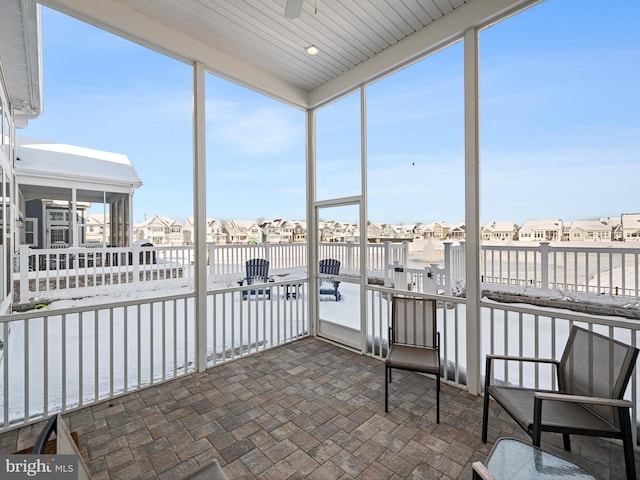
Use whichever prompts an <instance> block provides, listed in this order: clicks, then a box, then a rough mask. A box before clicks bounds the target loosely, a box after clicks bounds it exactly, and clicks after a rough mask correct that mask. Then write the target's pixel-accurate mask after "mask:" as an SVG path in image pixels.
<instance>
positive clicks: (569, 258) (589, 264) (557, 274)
mask: <svg viewBox="0 0 640 480" xmlns="http://www.w3.org/2000/svg"><path fill="white" fill-rule="evenodd" d="M639 260H640V248H638V247H636V248H632V247H627V246H626V245H625V246H617V245H615V246H614V245H610V246H608V247H601V246H597V245H593V246H590V245H589V246H583V245H582V246H575V245H566V246H565V245H551V244H550V243H549V242H541V243H540V245H539V246H521V245H517V246H515V245H514V246H507V245H483V246H482V260H481V271H482V281H483V282H484V283H487V284H490V283H493V284H502V285H516V286H533V287H536V288H543V289H548V288H551V289H559V290H565V291H574V292H584V293H594V294H597V295H602V294H606V295H613V296H621V297H630V298H638V297H639V296H640V262H639Z"/></svg>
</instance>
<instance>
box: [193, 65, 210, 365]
mask: <svg viewBox="0 0 640 480" xmlns="http://www.w3.org/2000/svg"><path fill="white" fill-rule="evenodd" d="M204 74H205V70H204V66H203V65H202V64H201V63H199V62H196V63H195V64H194V65H193V213H194V215H193V217H194V251H195V259H194V260H195V261H194V277H195V278H194V287H195V294H196V296H195V302H196V304H195V316H196V363H197V368H198V371H199V372H203V371H205V370H206V369H207V238H206V227H207V217H206V214H207V212H206V199H207V198H206V179H207V172H206V143H205V130H206V128H205V127H206V125H205V121H206V119H205V92H204V83H205V79H204Z"/></svg>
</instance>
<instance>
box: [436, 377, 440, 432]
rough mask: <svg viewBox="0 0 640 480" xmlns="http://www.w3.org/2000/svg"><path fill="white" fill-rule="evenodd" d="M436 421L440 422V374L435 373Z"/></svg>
mask: <svg viewBox="0 0 640 480" xmlns="http://www.w3.org/2000/svg"><path fill="white" fill-rule="evenodd" d="M436 423H440V375H439V374H436Z"/></svg>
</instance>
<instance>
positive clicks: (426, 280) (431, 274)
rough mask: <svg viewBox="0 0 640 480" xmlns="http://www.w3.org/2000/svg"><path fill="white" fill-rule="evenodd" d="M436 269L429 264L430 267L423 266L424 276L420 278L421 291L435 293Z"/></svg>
mask: <svg viewBox="0 0 640 480" xmlns="http://www.w3.org/2000/svg"><path fill="white" fill-rule="evenodd" d="M435 272H436V270H435V268H434V266H433V264H431V266H430V267H424V274H423V275H424V276H423V278H422V293H436V288H437V287H436V273H435Z"/></svg>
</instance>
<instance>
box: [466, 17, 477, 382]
mask: <svg viewBox="0 0 640 480" xmlns="http://www.w3.org/2000/svg"><path fill="white" fill-rule="evenodd" d="M479 94H480V92H479V81H478V30H477V29H476V28H470V29H468V30H466V31H465V33H464V112H465V115H464V124H465V127H464V128H465V162H464V163H465V228H466V238H467V244H466V270H467V271H466V283H467V288H466V291H467V319H466V320H467V389H468V391H469V393H472V394H478V393H480V389H481V385H480V384H481V382H480V365H481V359H480V353H481V352H480V346H481V337H480V335H481V331H480V315H481V309H480V294H481V292H480V145H479V144H480V139H479V125H478V124H479V105H478V104H479V101H478V99H479Z"/></svg>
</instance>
